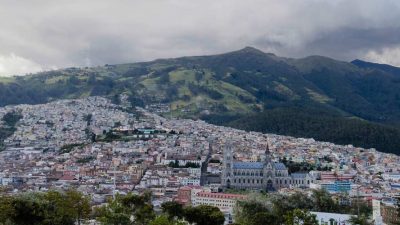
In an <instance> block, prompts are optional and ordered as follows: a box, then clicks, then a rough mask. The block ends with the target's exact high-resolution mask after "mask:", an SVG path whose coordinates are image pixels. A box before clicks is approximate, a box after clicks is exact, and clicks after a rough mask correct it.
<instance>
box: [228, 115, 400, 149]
mask: <svg viewBox="0 0 400 225" xmlns="http://www.w3.org/2000/svg"><path fill="white" fill-rule="evenodd" d="M228 125H229V126H232V127H236V128H240V129H244V130H252V131H259V132H265V133H276V134H283V135H290V136H294V137H306V138H314V139H316V140H319V141H329V142H333V143H337V144H344V145H347V144H353V145H354V146H360V147H365V148H373V147H374V148H377V149H378V150H385V151H387V152H392V153H398V152H399V151H400V149H399V146H400V138H399V137H400V128H396V127H391V126H387V125H381V124H377V123H372V122H368V121H365V120H360V119H354V118H343V117H339V116H336V115H331V114H327V113H324V112H319V113H318V111H317V110H311V109H309V110H304V109H301V108H279V109H273V110H267V111H265V112H263V113H258V114H255V115H249V116H244V117H242V118H240V119H237V120H234V121H230V122H228Z"/></svg>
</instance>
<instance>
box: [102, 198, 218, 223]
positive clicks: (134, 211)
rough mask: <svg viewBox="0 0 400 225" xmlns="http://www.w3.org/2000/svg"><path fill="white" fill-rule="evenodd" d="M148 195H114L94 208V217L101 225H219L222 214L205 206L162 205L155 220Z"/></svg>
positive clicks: (214, 208)
mask: <svg viewBox="0 0 400 225" xmlns="http://www.w3.org/2000/svg"><path fill="white" fill-rule="evenodd" d="M150 199H151V195H150V193H145V194H143V195H133V194H128V195H126V196H121V195H117V196H116V198H115V199H114V200H111V201H110V202H109V203H108V204H107V205H106V206H102V207H100V208H97V210H96V212H95V216H96V218H97V220H98V221H100V222H101V223H102V224H104V225H148V224H151V225H186V224H187V223H186V222H184V221H183V219H184V220H185V221H187V222H189V223H191V224H197V225H222V224H224V220H225V218H224V214H223V213H222V212H221V211H220V210H219V209H218V208H217V207H212V206H207V205H201V206H197V207H183V206H182V205H180V204H178V203H176V202H166V203H163V204H162V206H161V208H162V214H161V215H158V216H156V214H155V212H154V211H153V206H152V205H151V201H150Z"/></svg>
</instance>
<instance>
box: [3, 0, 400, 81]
mask: <svg viewBox="0 0 400 225" xmlns="http://www.w3.org/2000/svg"><path fill="white" fill-rule="evenodd" d="M398 21H400V2H399V1H397V0H382V1H375V0H353V1H346V0H332V1H323V0H304V1H298V0H287V1H281V0H249V1H239V0H238V1H236V0H219V1H214V0H202V1H194V0H146V1H139V0H117V1H107V0H104V1H103V0H87V1H79V0H60V1H51V0H37V1H14V0H0V27H1V31H0V75H10V74H18V73H20V74H22V73H26V72H27V71H32V72H35V71H38V70H42V69H50V68H61V67H68V66H86V65H103V64H106V63H124V62H134V61H143V60H151V59H155V58H164V57H177V56H183V55H202V54H214V53H221V52H225V51H230V50H235V49H239V48H242V47H244V46H248V45H252V46H255V47H258V48H260V49H262V50H264V51H268V52H274V53H275V54H277V55H283V56H288V57H302V56H306V55H311V54H320V55H326V56H330V57H333V58H337V59H341V60H352V59H354V58H362V59H368V60H374V61H378V62H382V63H391V64H395V65H398V66H400V59H399V58H398V57H397V58H396V56H397V55H398V52H399V49H400V23H398Z"/></svg>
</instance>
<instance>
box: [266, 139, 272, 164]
mask: <svg viewBox="0 0 400 225" xmlns="http://www.w3.org/2000/svg"><path fill="white" fill-rule="evenodd" d="M265 162H267V163H268V162H271V152H270V151H269V143H268V139H267V147H266V148H265Z"/></svg>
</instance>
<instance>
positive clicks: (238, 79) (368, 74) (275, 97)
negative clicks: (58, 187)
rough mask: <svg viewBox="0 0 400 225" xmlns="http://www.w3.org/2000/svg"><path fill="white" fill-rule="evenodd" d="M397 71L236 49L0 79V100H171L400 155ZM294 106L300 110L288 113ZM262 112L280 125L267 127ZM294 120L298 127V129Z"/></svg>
mask: <svg viewBox="0 0 400 225" xmlns="http://www.w3.org/2000/svg"><path fill="white" fill-rule="evenodd" d="M397 72H398V70H396V68H393V67H390V68H389V69H388V67H382V66H373V65H370V64H368V65H367V64H365V63H364V64H361V63H359V61H354V62H353V63H347V62H341V61H337V60H333V59H330V58H327V57H322V56H310V57H306V58H302V59H290V58H282V57H278V56H276V55H274V54H270V53H264V52H262V51H260V50H257V49H254V48H251V47H246V48H244V49H241V50H239V51H234V52H229V53H225V54H219V55H211V56H196V57H182V58H175V59H161V60H155V61H151V62H145V63H132V64H120V65H105V66H99V67H93V68H67V69H62V70H55V71H48V72H42V73H38V74H34V75H29V76H24V77H13V78H7V79H5V78H1V79H0V106H5V105H10V104H21V103H30V104H36V103H44V102H48V101H52V100H55V99H63V98H79V97H84V96H90V95H100V96H108V97H110V98H114V96H116V95H118V94H121V93H125V94H128V95H129V96H130V98H129V99H130V100H131V101H132V102H133V103H134V104H136V105H139V106H143V105H147V104H151V103H166V104H171V106H172V110H173V112H172V115H174V116H179V117H191V118H199V117H201V118H204V119H207V120H208V121H210V122H214V123H218V124H223V125H231V126H236V127H239V128H246V129H249V130H259V131H264V132H277V133H281V134H287V135H294V136H303V137H315V138H316V139H318V140H326V141H333V142H336V143H340V144H354V145H357V146H362V147H376V148H378V150H381V151H386V152H395V153H400V146H399V145H398V144H397V142H395V141H393V139H396V138H397V139H400V137H398V134H399V129H400V128H399V127H400V77H399V76H398V74H397ZM298 109H301V110H302V113H304V115H300V114H299V115H298V116H297V114H296V113H294V114H290V113H293V112H296V111H299V110H298ZM315 109H318V110H317V111H315ZM277 110H278V111H277ZM279 110H282V111H279ZM321 111H322V112H324V113H327V114H329V116H328V117H327V116H323V115H324V114H321V113H320V112H321ZM289 112H290V113H289ZM271 113H272V114H273V115H274V117H276V118H275V119H274V121H277V122H279V123H281V124H282V125H281V126H283V128H282V127H281V128H279V129H278V128H273V126H271V123H270V119H269V118H270V117H271ZM286 113H289V114H286ZM299 113H300V112H299ZM305 115H307V116H308V117H307V118H304V116H305ZM252 117H254V118H256V119H253V120H252V119H249V118H252ZM288 117H293V119H291V120H288ZM283 118H285V119H284V120H283ZM349 118H353V119H349ZM354 118H357V119H356V120H355V119H354ZM257 121H262V123H261V122H260V123H258V122H257ZM289 121H292V122H289ZM299 121H301V122H302V123H304V124H303V125H302V126H304V127H306V128H307V129H300V128H299V127H298V126H299V125H298V124H297V123H298V122H299ZM333 121H335V122H333ZM254 123H256V124H254ZM262 124H264V125H263V127H260V126H262ZM336 124H337V126H335V125H336ZM339 125H340V126H339ZM354 126H356V127H358V128H357V129H355V128H354ZM322 128H325V130H323V129H322ZM365 129H367V130H369V131H368V132H366V131H365ZM330 130H334V132H329V131H330ZM377 135H378V136H377ZM379 135H383V136H379ZM345 136H346V137H345ZM350 136H351V137H350Z"/></svg>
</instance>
